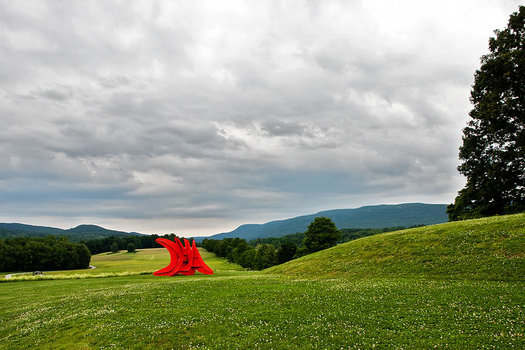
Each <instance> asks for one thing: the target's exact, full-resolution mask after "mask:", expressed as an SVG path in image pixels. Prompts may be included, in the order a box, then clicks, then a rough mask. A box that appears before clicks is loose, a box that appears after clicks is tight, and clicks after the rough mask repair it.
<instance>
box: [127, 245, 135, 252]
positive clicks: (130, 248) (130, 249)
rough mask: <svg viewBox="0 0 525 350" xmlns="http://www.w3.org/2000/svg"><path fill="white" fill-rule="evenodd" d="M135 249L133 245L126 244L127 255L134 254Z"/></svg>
mask: <svg viewBox="0 0 525 350" xmlns="http://www.w3.org/2000/svg"><path fill="white" fill-rule="evenodd" d="M136 249H137V248H135V243H128V253H133V252H135V250H136Z"/></svg>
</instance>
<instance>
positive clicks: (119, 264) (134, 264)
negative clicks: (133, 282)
mask: <svg viewBox="0 0 525 350" xmlns="http://www.w3.org/2000/svg"><path fill="white" fill-rule="evenodd" d="M199 252H200V253H201V256H202V258H203V259H204V260H205V261H206V263H207V264H208V265H209V266H210V267H211V268H212V269H213V270H214V271H215V272H216V273H223V272H226V273H229V274H231V273H233V272H234V271H242V270H244V269H243V268H242V267H240V266H238V265H234V264H229V263H228V262H227V261H225V260H224V259H221V258H219V257H217V256H215V254H213V253H210V252H208V251H206V250H205V249H203V248H200V249H199ZM169 262H170V255H169V252H168V250H167V249H165V248H152V249H137V251H136V252H134V253H128V252H127V251H120V252H118V253H101V254H97V255H93V256H92V257H91V262H90V264H91V265H92V266H95V267H96V268H95V269H82V270H67V271H51V272H46V271H44V275H43V276H32V275H31V274H24V275H13V277H12V278H11V279H9V280H4V279H3V278H4V277H5V274H4V275H3V276H0V277H2V279H3V280H0V282H15V281H20V280H34V279H38V280H47V279H70V278H89V277H97V278H101V277H116V276H129V275H141V274H151V273H153V272H154V271H156V270H159V269H161V268H163V267H165V266H166V265H168V264H169Z"/></svg>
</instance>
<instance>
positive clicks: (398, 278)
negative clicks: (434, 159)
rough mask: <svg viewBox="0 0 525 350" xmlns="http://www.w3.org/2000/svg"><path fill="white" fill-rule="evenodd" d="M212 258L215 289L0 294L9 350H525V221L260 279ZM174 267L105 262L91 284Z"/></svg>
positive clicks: (138, 286)
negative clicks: (376, 349) (114, 275)
mask: <svg viewBox="0 0 525 350" xmlns="http://www.w3.org/2000/svg"><path fill="white" fill-rule="evenodd" d="M461 237H463V238H461ZM403 242H404V244H402V243H403ZM418 242H419V243H418ZM202 255H203V258H204V259H205V261H206V262H207V263H208V265H210V267H212V269H214V270H215V272H216V273H215V274H214V275H212V276H206V275H195V276H189V277H182V276H177V277H155V276H152V275H151V274H147V275H129V276H120V277H111V278H78V279H62V280H35V281H21V282H9V283H0V348H2V349H27V348H39V349H61V348H63V349H71V348H75V349H106V348H111V349H141V348H147V349H148V348H149V349H171V348H173V349H186V348H202V349H258V348H260V349H369V348H383V349H429V348H438V349H447V348H450V349H523V348H525V338H524V333H525V293H524V290H525V282H523V280H524V278H523V275H522V274H523V266H524V264H525V215H514V216H507V217H499V218H491V219H482V220H476V221H470V222H462V223H451V224H445V225H438V226H433V227H425V228H419V229H413V230H407V231H400V232H397V233H388V234H384V235H380V236H377V237H367V238H364V239H361V240H357V241H354V242H349V243H346V244H343V245H340V246H338V247H334V248H332V249H330V250H327V251H323V252H319V253H316V254H313V255H310V256H306V257H303V258H301V259H298V260H296V261H292V262H289V263H287V264H284V265H282V266H278V267H274V268H272V269H269V270H266V271H263V272H250V271H242V269H239V267H238V266H236V265H231V264H228V263H227V262H225V261H224V260H222V259H219V258H216V257H213V256H212V255H211V254H210V253H207V252H204V251H203V252H202ZM429 258H432V263H431V264H429V262H428V260H429ZM168 261H169V257H168V254H167V251H163V250H158V249H154V250H141V251H139V252H137V253H135V254H128V253H122V254H115V255H107V254H101V255H97V256H94V257H93V259H92V264H93V265H95V266H97V269H95V270H90V271H82V272H83V276H82V277H87V276H86V275H87V274H93V275H96V274H98V275H101V274H104V273H114V274H118V273H128V272H132V273H140V272H142V271H154V270H156V269H159V268H162V267H164V266H165V265H166V264H167V263H168ZM488 263H490V265H489V266H488V267H487V266H485V265H487V264H488ZM448 264H456V265H454V267H449V268H445V267H446V266H447V265H448ZM354 269H355V271H354ZM396 271H398V273H396ZM68 274H69V276H71V274H74V272H67V274H66V276H67V275H68Z"/></svg>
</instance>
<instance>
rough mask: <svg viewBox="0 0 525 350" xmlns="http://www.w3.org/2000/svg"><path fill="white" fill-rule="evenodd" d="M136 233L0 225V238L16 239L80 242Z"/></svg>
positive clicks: (85, 227)
mask: <svg viewBox="0 0 525 350" xmlns="http://www.w3.org/2000/svg"><path fill="white" fill-rule="evenodd" d="M139 234H140V233H135V232H130V233H128V232H122V231H115V230H108V229H106V228H103V227H100V226H96V225H79V226H77V227H74V228H70V229H67V230H64V229H60V228H56V227H47V226H33V225H25V224H18V223H9V224H8V223H0V238H15V237H45V236H47V235H52V236H66V237H68V238H69V239H70V240H71V241H75V242H78V241H80V240H82V239H86V240H87V239H96V238H105V237H110V236H129V235H139Z"/></svg>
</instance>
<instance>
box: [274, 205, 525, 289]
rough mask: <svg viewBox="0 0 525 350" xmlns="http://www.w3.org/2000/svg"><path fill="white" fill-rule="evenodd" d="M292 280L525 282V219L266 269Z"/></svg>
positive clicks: (471, 225)
mask: <svg viewBox="0 0 525 350" xmlns="http://www.w3.org/2000/svg"><path fill="white" fill-rule="evenodd" d="M266 271H267V273H278V274H285V275H290V276H315V277H325V278H326V277H328V278H330V277H346V278H370V277H388V278H391V277H411V278H427V279H428V278H433V279H436V278H439V279H441V278H454V279H470V280H472V279H476V280H501V281H513V280H515V281H523V280H525V214H517V215H509V216H499V217H498V216H495V217H490V218H484V219H479V220H470V221H460V222H452V223H446V224H441V225H433V226H426V227H421V228H415V229H409V230H403V231H396V232H389V233H383V234H379V235H374V236H371V237H365V238H362V239H358V240H355V241H351V242H348V243H344V244H341V245H338V246H336V247H333V248H330V249H327V250H324V251H321V252H317V253H315V254H310V255H307V256H305V257H303V258H301V259H297V260H293V261H291V262H288V263H286V264H283V265H279V266H275V267H273V268H270V269H268V270H266Z"/></svg>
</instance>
